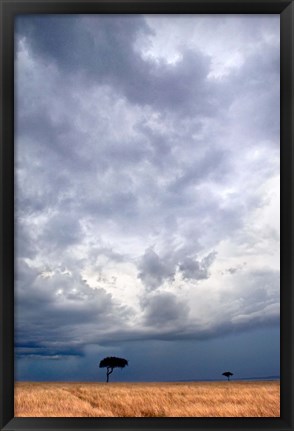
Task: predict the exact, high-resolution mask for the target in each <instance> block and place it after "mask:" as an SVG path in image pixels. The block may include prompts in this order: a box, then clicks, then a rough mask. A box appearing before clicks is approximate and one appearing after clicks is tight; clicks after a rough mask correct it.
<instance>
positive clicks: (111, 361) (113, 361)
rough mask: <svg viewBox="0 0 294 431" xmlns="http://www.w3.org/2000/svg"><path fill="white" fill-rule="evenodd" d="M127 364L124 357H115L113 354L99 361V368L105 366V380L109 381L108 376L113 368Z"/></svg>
mask: <svg viewBox="0 0 294 431" xmlns="http://www.w3.org/2000/svg"><path fill="white" fill-rule="evenodd" d="M126 365H128V361H127V360H126V359H124V358H117V357H115V356H108V357H107V358H104V359H102V361H100V364H99V367H100V368H107V370H106V382H107V383H108V381H109V376H110V374H111V373H112V372H113V370H114V368H124V367H125V366H126Z"/></svg>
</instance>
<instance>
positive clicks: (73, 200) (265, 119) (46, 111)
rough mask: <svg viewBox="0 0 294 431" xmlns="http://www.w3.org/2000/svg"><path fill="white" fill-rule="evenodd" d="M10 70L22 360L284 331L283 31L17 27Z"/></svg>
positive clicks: (242, 26) (259, 24) (208, 22)
mask: <svg viewBox="0 0 294 431" xmlns="http://www.w3.org/2000/svg"><path fill="white" fill-rule="evenodd" d="M188 36H189V37H188ZM204 40H205V44H204ZM15 65H16V101H17V109H16V164H15V169H16V345H17V354H18V355H19V357H24V356H30V357H32V356H34V355H35V356H36V357H42V356H43V357H44V358H47V359H48V358H52V359H59V358H61V357H71V356H75V355H82V354H83V352H84V350H85V349H86V348H87V346H90V345H93V344H95V345H100V346H104V345H107V343H109V342H128V341H132V340H133V341H134V340H180V339H181V340H189V339H209V338H214V337H218V336H220V335H223V334H227V333H230V332H234V331H243V330H244V329H249V328H259V327H267V326H268V325H273V324H274V325H277V324H278V322H279V18H278V17H276V16H263V17H257V16H246V17H242V16H228V17H225V16H223V17H214V16H210V17H208V16H195V17H184V16H175V17H172V16H165V17H156V16H151V15H150V16H107V17H106V16H87V15H85V16H84V15H83V16H73V17H72V16H59V17H57V16H51V17H50V16H21V17H18V18H17V26H16V61H15Z"/></svg>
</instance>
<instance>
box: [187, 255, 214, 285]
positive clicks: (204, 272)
mask: <svg viewBox="0 0 294 431" xmlns="http://www.w3.org/2000/svg"><path fill="white" fill-rule="evenodd" d="M216 254H217V253H216V252H211V253H209V254H208V255H207V256H205V257H204V258H203V259H201V260H200V261H198V260H195V259H191V258H189V257H188V258H186V259H185V260H184V261H183V262H182V263H180V265H179V270H180V271H181V273H182V275H183V277H184V278H185V279H188V280H189V279H194V280H203V279H206V278H208V277H209V267H210V265H211V264H212V263H213V261H214V259H215V257H216Z"/></svg>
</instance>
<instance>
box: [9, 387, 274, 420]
mask: <svg viewBox="0 0 294 431" xmlns="http://www.w3.org/2000/svg"><path fill="white" fill-rule="evenodd" d="M14 397H15V413H14V415H15V416H17V417H28V416H33V417H279V416H280V382H279V381H259V382H244V381H230V382H228V381H224V382H187V383H186V382H185V383H84V382H81V383H77V382H75V383H68V382H58V383H55V382H54V383H53V382H42V383H39V382H17V383H15V396H14Z"/></svg>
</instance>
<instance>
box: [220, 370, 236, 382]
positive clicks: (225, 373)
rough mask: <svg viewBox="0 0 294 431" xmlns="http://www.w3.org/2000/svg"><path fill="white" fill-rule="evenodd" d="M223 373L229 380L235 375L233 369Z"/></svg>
mask: <svg viewBox="0 0 294 431" xmlns="http://www.w3.org/2000/svg"><path fill="white" fill-rule="evenodd" d="M222 375H223V376H226V377H227V378H228V380H230V377H231V376H233V375H234V374H233V373H231V371H225V372H224V373H223V374H222Z"/></svg>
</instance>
